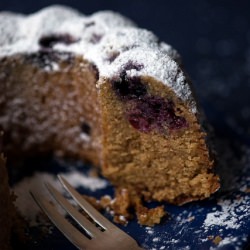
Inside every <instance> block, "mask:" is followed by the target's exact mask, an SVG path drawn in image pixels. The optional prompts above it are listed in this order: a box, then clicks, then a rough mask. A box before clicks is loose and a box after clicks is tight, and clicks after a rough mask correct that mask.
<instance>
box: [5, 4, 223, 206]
mask: <svg viewBox="0 0 250 250" xmlns="http://www.w3.org/2000/svg"><path fill="white" fill-rule="evenodd" d="M0 30H1V36H0V72H1V74H0V93H1V94H0V128H1V129H3V130H4V131H5V140H4V142H5V144H4V145H5V151H6V152H7V154H8V155H15V157H18V156H20V155H21V156H22V157H23V156H29V155H33V154H37V153H47V152H51V151H53V152H54V153H55V154H57V155H60V156H66V157H75V158H77V159H82V160H87V161H90V162H92V163H93V164H94V165H96V166H100V167H101V171H102V174H103V175H104V176H105V177H107V178H108V179H109V180H110V181H111V182H112V183H113V184H114V185H115V187H117V188H119V189H122V188H124V189H126V190H129V192H130V194H133V195H135V196H139V197H143V198H144V199H145V200H156V201H168V202H171V203H174V204H183V203H185V202H188V201H192V200H199V199H204V198H206V197H209V196H210V195H211V194H212V193H214V192H215V191H216V190H217V189H218V188H219V182H218V176H216V175H215V174H214V173H213V160H212V159H211V156H210V152H209V148H208V146H207V143H206V137H207V134H206V132H205V131H204V130H203V128H202V127H201V125H200V118H199V111H198V108H197V104H196V101H195V99H194V97H193V94H192V91H191V87H190V83H189V82H188V79H187V78H186V76H185V74H184V73H183V71H182V69H181V67H180V65H179V63H180V57H179V55H178V53H177V52H176V51H175V50H174V49H173V48H172V47H170V46H169V45H167V44H165V43H163V42H161V41H159V40H158V38H157V37H155V35H153V34H152V33H151V32H149V31H147V30H144V29H139V28H136V27H135V25H134V24H133V23H132V22H131V21H129V20H128V19H126V18H124V17H122V16H120V15H119V14H116V13H113V12H109V11H103V12H98V13H95V14H93V15H91V16H88V17H85V16H83V15H82V14H80V13H78V12H77V11H75V10H72V9H70V8H66V7H62V6H53V7H49V8H46V9H43V10H41V11H39V12H37V13H35V14H33V15H29V16H23V15H18V14H13V13H8V12H3V13H1V14H0Z"/></svg>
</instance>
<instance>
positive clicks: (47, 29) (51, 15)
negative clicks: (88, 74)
mask: <svg viewBox="0 0 250 250" xmlns="http://www.w3.org/2000/svg"><path fill="white" fill-rule="evenodd" d="M0 33H1V36H0V57H6V56H11V55H15V54H20V53H21V54H22V53H25V54H27V53H28V54H29V53H35V52H39V51H41V50H47V51H52V50H53V51H59V52H70V53H75V54H77V55H80V56H81V55H82V56H84V58H85V59H87V60H89V61H90V62H92V63H93V64H95V65H96V67H97V68H98V70H99V76H100V79H102V78H112V77H118V76H119V75H120V74H121V72H122V71H124V68H125V69H126V74H127V75H128V76H151V77H154V78H155V79H157V80H159V81H161V82H162V83H163V84H165V85H167V86H169V87H170V88H171V89H172V90H173V91H174V92H175V93H176V95H177V96H178V97H179V98H181V99H182V100H183V101H186V102H187V103H188V105H189V106H190V109H191V110H192V111H193V112H196V104H195V101H194V99H193V97H192V93H191V89H190V86H189V84H188V83H187V79H186V77H185V75H184V74H183V71H182V70H181V68H180V66H179V62H180V56H179V54H178V53H177V52H176V50H174V49H173V48H172V47H171V46H170V45H168V44H166V43H164V42H161V41H159V39H158V38H157V37H156V36H155V35H154V34H153V33H152V32H150V31H147V30H145V29H139V28H137V27H136V25H135V24H134V23H133V22H132V21H130V20H129V19H127V18H125V17H123V16H121V15H119V14H117V13H114V12H112V11H100V12H96V13H94V14H93V15H90V16H85V15H83V14H81V13H79V12H78V11H76V10H73V9H71V8H69V7H64V6H60V5H54V6H51V7H47V8H44V9H42V10H40V11H39V12H36V13H34V14H31V15H27V16H26V15H22V14H15V13H11V12H0ZM138 65H139V66H138ZM58 69H59V68H58V65H56V64H55V63H54V62H51V67H49V69H48V68H47V69H46V70H58ZM101 82H102V81H101V80H100V81H99V84H100V83H101Z"/></svg>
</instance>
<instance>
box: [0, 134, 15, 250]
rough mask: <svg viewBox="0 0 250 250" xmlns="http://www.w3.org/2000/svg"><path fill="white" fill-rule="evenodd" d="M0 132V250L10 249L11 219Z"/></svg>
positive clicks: (10, 202) (10, 200)
mask: <svg viewBox="0 0 250 250" xmlns="http://www.w3.org/2000/svg"><path fill="white" fill-rule="evenodd" d="M1 137H2V135H1V132H0V183H1V184H0V232H1V233H0V249H1V250H7V249H10V235H11V229H12V221H13V220H12V219H13V205H12V197H11V194H10V189H9V184H8V174H7V169H6V167H5V158H4V156H3V154H2V147H1Z"/></svg>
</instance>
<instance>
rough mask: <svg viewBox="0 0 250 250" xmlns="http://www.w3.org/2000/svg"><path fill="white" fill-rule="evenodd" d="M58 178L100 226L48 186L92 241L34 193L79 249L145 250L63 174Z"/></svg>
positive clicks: (40, 204) (42, 197)
mask: <svg viewBox="0 0 250 250" xmlns="http://www.w3.org/2000/svg"><path fill="white" fill-rule="evenodd" d="M58 178H59V180H60V182H61V184H62V186H63V187H64V188H65V189H66V190H67V192H68V193H69V194H70V195H71V196H72V198H73V199H74V200H75V201H76V203H77V204H78V205H79V206H80V207H81V208H82V209H83V210H84V211H85V212H86V213H87V214H88V216H89V217H90V218H91V219H92V220H93V221H94V222H95V223H96V225H95V224H94V223H92V222H91V221H90V220H89V219H87V218H86V216H84V215H83V214H82V213H80V212H79V211H78V210H77V208H75V207H74V206H73V205H72V204H71V203H70V202H69V201H68V200H67V199H66V198H65V197H64V196H63V195H62V194H61V193H60V192H58V191H57V190H56V189H55V188H54V187H53V186H51V185H50V184H48V183H46V187H47V189H48V191H49V192H50V193H51V195H52V196H53V197H54V199H55V201H56V202H58V204H59V205H60V206H61V207H62V208H63V209H64V210H65V211H66V212H67V213H68V215H70V216H71V217H72V218H73V220H74V221H75V222H76V223H77V224H78V225H79V226H80V227H81V228H82V229H84V231H85V233H86V234H87V235H88V236H89V238H88V237H86V236H85V235H84V234H83V233H81V232H80V231H79V230H78V229H77V228H76V227H74V226H73V225H72V224H71V223H70V222H69V221H68V220H67V219H66V218H65V217H64V216H63V215H61V214H60V213H59V212H58V210H57V209H56V206H55V205H54V204H53V203H52V202H51V201H49V200H48V199H47V198H45V197H44V196H42V195H40V194H39V193H35V192H33V191H31V192H30V193H31V195H32V197H33V198H34V200H35V201H36V203H37V204H38V205H39V206H40V208H41V209H42V210H43V211H44V212H45V213H46V214H47V216H48V217H49V219H50V220H51V221H52V222H53V223H54V224H55V225H56V227H57V228H58V229H59V230H60V231H61V232H62V233H63V234H64V235H65V236H66V237H67V238H68V240H69V241H71V242H72V243H73V244H74V245H75V246H76V247H77V248H79V249H85V250H117V249H120V250H128V249H129V250H142V248H140V247H139V246H138V245H137V243H136V241H135V240H134V239H133V238H132V237H130V236H129V235H128V234H126V233H125V232H123V231H122V230H121V229H119V228H118V227H116V226H115V225H114V224H113V223H111V222H110V221H109V220H108V219H106V218H105V217H104V216H102V215H101V214H100V213H99V212H98V211H97V210H96V209H95V208H94V207H93V206H92V205H90V204H89V203H88V202H87V201H86V200H85V199H84V198H83V196H82V195H81V194H79V193H78V192H77V191H76V190H75V189H74V188H73V187H72V186H71V185H70V184H69V183H68V182H67V181H66V180H65V178H63V177H62V176H60V175H59V176H58ZM100 227H101V229H100Z"/></svg>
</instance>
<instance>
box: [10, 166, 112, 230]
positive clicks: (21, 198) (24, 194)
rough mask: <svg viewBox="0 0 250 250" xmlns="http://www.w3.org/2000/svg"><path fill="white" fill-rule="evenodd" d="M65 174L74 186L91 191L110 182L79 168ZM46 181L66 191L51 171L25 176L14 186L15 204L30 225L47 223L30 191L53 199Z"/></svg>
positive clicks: (63, 191) (61, 190) (62, 191)
mask: <svg viewBox="0 0 250 250" xmlns="http://www.w3.org/2000/svg"><path fill="white" fill-rule="evenodd" d="M63 176H64V178H65V179H66V180H67V181H68V182H69V183H70V184H71V185H72V186H73V187H75V188H77V187H84V188H85V189H89V190H91V191H96V190H98V189H102V188H105V187H106V186H107V184H108V183H107V181H105V180H103V179H100V178H97V177H91V176H88V175H86V174H83V173H82V172H79V171H77V170H74V171H71V172H68V173H64V174H63ZM45 183H50V184H52V185H53V186H54V187H55V188H56V189H57V190H59V191H60V192H61V193H65V190H64V188H63V187H62V185H61V184H60V182H59V180H58V179H57V177H56V176H55V175H53V174H51V173H44V172H37V173H35V174H34V175H33V176H31V177H25V178H24V179H23V180H22V181H21V182H18V183H17V184H15V186H14V187H13V191H14V193H15V194H16V195H17V198H16V201H15V205H16V206H17V208H18V210H19V211H20V213H21V215H22V216H23V217H24V218H25V219H26V220H28V221H29V223H30V226H36V225H45V224H46V223H47V220H45V219H44V217H43V216H40V215H41V210H40V208H39V207H38V206H37V204H36V203H35V202H34V200H33V198H32V197H31V195H30V191H32V192H34V193H38V194H39V195H44V196H46V197H47V198H48V199H51V195H50V194H49V193H48V190H47V189H46V188H45V186H44V185H45Z"/></svg>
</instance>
